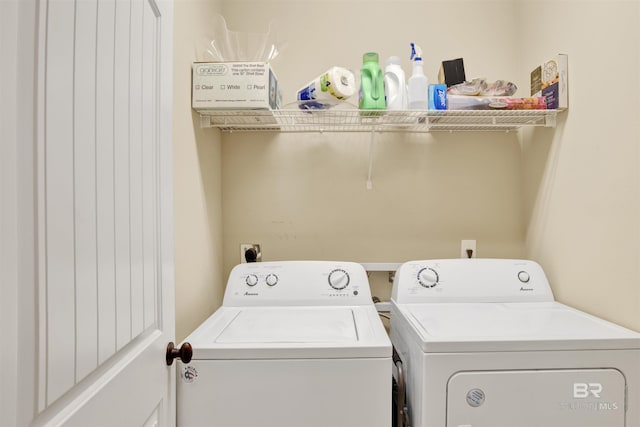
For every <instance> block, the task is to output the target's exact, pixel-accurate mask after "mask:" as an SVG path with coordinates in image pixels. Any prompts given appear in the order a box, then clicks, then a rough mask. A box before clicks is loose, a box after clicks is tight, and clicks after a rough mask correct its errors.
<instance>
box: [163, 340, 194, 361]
mask: <svg viewBox="0 0 640 427" xmlns="http://www.w3.org/2000/svg"><path fill="white" fill-rule="evenodd" d="M178 357H179V358H180V360H182V362H183V363H189V362H191V358H192V357H193V348H192V347H191V344H189V343H188V342H185V343H182V345H181V346H180V348H176V346H175V344H174V343H173V342H170V343H169V344H167V355H166V358H167V359H166V360H167V366H171V365H173V359H177V358H178Z"/></svg>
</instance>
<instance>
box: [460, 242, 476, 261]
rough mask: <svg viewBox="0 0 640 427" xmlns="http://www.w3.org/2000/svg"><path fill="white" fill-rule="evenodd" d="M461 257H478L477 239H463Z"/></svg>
mask: <svg viewBox="0 0 640 427" xmlns="http://www.w3.org/2000/svg"><path fill="white" fill-rule="evenodd" d="M469 251H471V252H469ZM469 254H471V256H469ZM460 258H476V241H475V240H463V241H462V243H461V244H460Z"/></svg>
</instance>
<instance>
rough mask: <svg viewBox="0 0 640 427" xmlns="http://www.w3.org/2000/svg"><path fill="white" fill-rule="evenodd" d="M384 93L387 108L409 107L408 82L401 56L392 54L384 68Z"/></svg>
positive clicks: (401, 108)
mask: <svg viewBox="0 0 640 427" xmlns="http://www.w3.org/2000/svg"><path fill="white" fill-rule="evenodd" d="M384 94H385V98H386V103H387V110H406V109H407V82H406V79H405V75H404V70H403V69H402V66H401V65H400V58H398V57H397V56H390V57H389V58H387V66H386V68H385V69H384Z"/></svg>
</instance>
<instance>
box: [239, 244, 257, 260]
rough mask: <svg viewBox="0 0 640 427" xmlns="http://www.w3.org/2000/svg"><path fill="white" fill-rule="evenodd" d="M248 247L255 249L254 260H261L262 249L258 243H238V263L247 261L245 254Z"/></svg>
mask: <svg viewBox="0 0 640 427" xmlns="http://www.w3.org/2000/svg"><path fill="white" fill-rule="evenodd" d="M249 249H255V251H256V262H260V261H262V250H261V249H260V243H240V263H245V262H247V258H246V257H245V254H246V253H247V251H248V250H249Z"/></svg>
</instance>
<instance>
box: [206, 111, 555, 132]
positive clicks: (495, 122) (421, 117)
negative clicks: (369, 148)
mask: <svg viewBox="0 0 640 427" xmlns="http://www.w3.org/2000/svg"><path fill="white" fill-rule="evenodd" d="M558 112H559V110H446V111H432V110H429V111H421V110H407V111H369V110H356V109H353V110H340V109H334V110H313V111H304V110H298V109H287V110H273V111H269V110H201V111H199V113H200V120H201V122H200V125H201V127H204V128H210V127H213V128H219V129H220V130H222V131H223V132H370V131H376V132H434V131H512V130H517V129H519V128H521V127H525V126H543V127H555V125H556V115H557V113H558Z"/></svg>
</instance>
